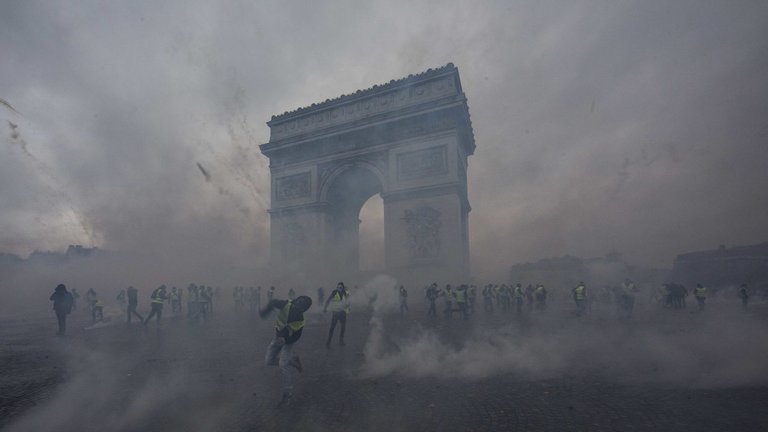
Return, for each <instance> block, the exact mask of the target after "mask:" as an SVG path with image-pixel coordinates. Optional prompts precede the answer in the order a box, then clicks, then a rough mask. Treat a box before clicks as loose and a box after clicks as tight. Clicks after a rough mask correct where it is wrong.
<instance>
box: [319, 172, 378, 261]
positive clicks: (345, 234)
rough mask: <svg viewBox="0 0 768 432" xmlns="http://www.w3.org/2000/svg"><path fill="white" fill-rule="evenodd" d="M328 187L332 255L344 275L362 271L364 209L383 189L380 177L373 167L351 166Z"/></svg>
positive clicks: (330, 255)
mask: <svg viewBox="0 0 768 432" xmlns="http://www.w3.org/2000/svg"><path fill="white" fill-rule="evenodd" d="M331 182H332V183H331V184H330V186H329V188H328V190H327V194H326V202H327V204H328V216H329V220H328V222H329V223H328V231H327V233H326V235H327V236H328V239H327V240H328V243H327V244H330V245H332V250H328V251H327V253H328V254H329V256H328V258H329V260H330V261H331V262H333V263H334V264H335V265H334V266H333V267H334V270H335V271H336V272H339V273H340V274H357V273H359V271H360V223H361V220H360V211H361V209H362V208H363V205H364V204H365V203H366V202H367V201H368V200H369V199H370V198H371V197H372V196H374V195H379V194H380V193H381V192H382V191H383V185H382V184H381V180H379V177H378V176H377V175H376V174H374V173H373V172H372V171H371V170H370V169H368V168H365V167H361V166H351V167H349V168H346V169H344V171H342V172H341V173H339V174H338V175H337V176H336V177H334V178H333V179H332V180H331Z"/></svg>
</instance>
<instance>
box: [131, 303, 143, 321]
mask: <svg viewBox="0 0 768 432" xmlns="http://www.w3.org/2000/svg"><path fill="white" fill-rule="evenodd" d="M133 315H136V316H137V317H138V318H139V322H142V321H144V317H143V316H141V315H140V314H139V313H138V312H136V304H135V303H128V323H129V324H130V323H131V316H133Z"/></svg>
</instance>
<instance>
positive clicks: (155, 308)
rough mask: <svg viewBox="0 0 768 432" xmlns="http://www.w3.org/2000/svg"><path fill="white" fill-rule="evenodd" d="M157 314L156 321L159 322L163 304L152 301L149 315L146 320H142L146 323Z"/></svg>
mask: <svg viewBox="0 0 768 432" xmlns="http://www.w3.org/2000/svg"><path fill="white" fill-rule="evenodd" d="M155 315H157V323H158V324H160V318H162V316H163V304H162V303H152V311H151V312H150V313H149V316H148V317H147V319H146V320H144V324H147V323H148V322H149V320H151V319H152V317H153V316H155Z"/></svg>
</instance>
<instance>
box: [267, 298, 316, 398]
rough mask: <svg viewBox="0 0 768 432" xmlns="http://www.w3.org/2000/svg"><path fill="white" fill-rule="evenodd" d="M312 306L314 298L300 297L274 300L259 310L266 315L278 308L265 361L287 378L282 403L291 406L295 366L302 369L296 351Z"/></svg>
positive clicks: (298, 369) (284, 381)
mask: <svg viewBox="0 0 768 432" xmlns="http://www.w3.org/2000/svg"><path fill="white" fill-rule="evenodd" d="M311 306H312V299H311V298H309V297H307V296H299V297H297V298H296V300H278V299H274V300H271V301H270V302H269V303H268V304H267V306H266V308H264V309H262V310H261V311H259V316H261V318H262V319H263V318H266V317H267V316H268V315H269V313H270V312H272V310H273V309H276V310H278V311H279V312H278V313H277V319H276V320H275V338H274V339H273V340H272V342H270V343H269V346H268V347H267V354H266V356H265V357H264V363H266V365H267V366H278V367H279V368H280V374H281V375H282V377H283V397H282V399H281V400H280V403H278V406H282V405H288V404H290V403H291V399H292V398H293V381H294V379H293V369H296V370H297V371H299V372H301V371H302V366H301V360H299V356H298V354H296V352H295V350H294V346H295V344H296V342H298V341H299V339H300V338H301V334H302V332H303V330H304V324H305V320H304V312H306V311H307V310H309V308H310V307H311Z"/></svg>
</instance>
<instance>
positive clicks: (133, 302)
mask: <svg viewBox="0 0 768 432" xmlns="http://www.w3.org/2000/svg"><path fill="white" fill-rule="evenodd" d="M125 293H126V295H127V296H128V310H127V312H128V324H130V323H131V317H132V316H133V315H136V317H137V318H139V322H144V317H143V316H141V314H139V313H138V312H136V307H137V306H138V305H139V298H138V290H137V289H136V288H134V287H132V286H129V287H128V289H127V290H125Z"/></svg>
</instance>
